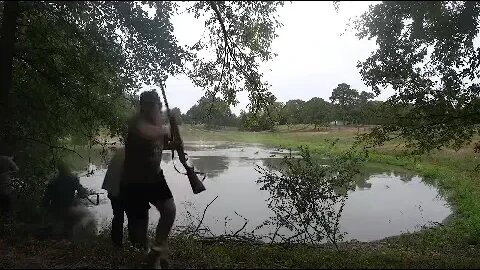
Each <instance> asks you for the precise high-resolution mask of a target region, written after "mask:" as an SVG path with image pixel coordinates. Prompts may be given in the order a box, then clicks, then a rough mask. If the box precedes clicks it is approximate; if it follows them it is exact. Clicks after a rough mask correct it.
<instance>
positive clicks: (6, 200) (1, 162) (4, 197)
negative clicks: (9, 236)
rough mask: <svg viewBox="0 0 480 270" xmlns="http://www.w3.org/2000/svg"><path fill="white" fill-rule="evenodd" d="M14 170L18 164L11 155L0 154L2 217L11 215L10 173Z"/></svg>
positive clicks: (0, 208)
mask: <svg viewBox="0 0 480 270" xmlns="http://www.w3.org/2000/svg"><path fill="white" fill-rule="evenodd" d="M14 172H18V166H17V164H15V162H14V161H13V156H7V155H5V156H3V155H2V156H0V211H1V218H2V219H4V218H6V219H11V218H12V216H13V207H12V193H13V186H12V179H11V177H10V174H11V173H14Z"/></svg>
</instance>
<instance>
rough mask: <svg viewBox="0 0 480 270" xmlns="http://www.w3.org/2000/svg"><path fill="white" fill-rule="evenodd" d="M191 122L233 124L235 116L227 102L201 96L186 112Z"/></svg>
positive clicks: (216, 124) (211, 125)
mask: <svg viewBox="0 0 480 270" xmlns="http://www.w3.org/2000/svg"><path fill="white" fill-rule="evenodd" d="M186 117H187V119H188V122H189V123H191V124H199V123H203V124H206V125H207V127H220V126H233V125H235V124H236V116H235V115H234V114H233V113H232V111H231V110H230V106H229V105H228V103H227V102H225V101H223V100H222V99H220V98H217V97H215V98H212V97H207V96H205V97H202V98H200V99H199V100H198V101H197V104H195V105H193V106H192V107H191V108H190V109H189V110H188V111H187V113H186Z"/></svg>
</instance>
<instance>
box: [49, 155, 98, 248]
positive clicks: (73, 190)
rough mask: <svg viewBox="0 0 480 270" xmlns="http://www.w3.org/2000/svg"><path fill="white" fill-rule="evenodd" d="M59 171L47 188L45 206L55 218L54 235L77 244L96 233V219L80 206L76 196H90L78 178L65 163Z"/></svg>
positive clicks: (60, 163) (60, 164) (59, 166)
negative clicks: (87, 235) (88, 235)
mask: <svg viewBox="0 0 480 270" xmlns="http://www.w3.org/2000/svg"><path fill="white" fill-rule="evenodd" d="M57 169H58V175H57V176H56V177H55V178H54V179H52V181H51V182H50V183H49V185H48V187H47V191H46V194H45V199H44V204H45V206H46V207H47V210H48V212H49V213H50V214H51V215H52V217H53V218H54V234H59V235H60V236H61V237H62V238H67V239H70V240H72V241H74V242H77V241H79V240H81V238H83V237H85V236H86V234H92V233H96V225H95V218H94V217H93V215H92V214H91V213H90V212H89V211H88V210H87V209H86V208H85V207H83V206H81V205H78V202H77V200H76V196H78V197H80V198H82V197H86V196H87V195H88V194H87V190H86V189H85V188H84V187H83V186H82V185H81V184H80V180H79V178H78V176H76V175H74V174H73V173H72V171H71V170H70V168H69V167H68V165H67V164H65V163H64V162H59V163H58V164H57Z"/></svg>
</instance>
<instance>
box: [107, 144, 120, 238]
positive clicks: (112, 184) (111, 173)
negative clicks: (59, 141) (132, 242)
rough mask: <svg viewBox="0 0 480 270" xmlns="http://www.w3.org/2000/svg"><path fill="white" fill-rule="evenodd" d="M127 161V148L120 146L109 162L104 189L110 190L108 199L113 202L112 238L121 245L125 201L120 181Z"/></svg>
mask: <svg viewBox="0 0 480 270" xmlns="http://www.w3.org/2000/svg"><path fill="white" fill-rule="evenodd" d="M124 161H125V148H123V147H122V148H119V149H117V151H116V152H115V155H114V156H113V158H112V160H111V161H110V164H108V169H107V173H106V174H105V178H104V180H103V185H102V189H105V190H106V191H107V192H108V195H107V196H108V199H110V203H111V204H112V211H113V219H112V231H111V238H112V241H113V244H114V245H116V246H118V247H121V246H122V244H123V221H124V215H123V213H124V211H125V207H124V203H123V201H122V199H121V197H120V181H121V177H122V173H123V163H124Z"/></svg>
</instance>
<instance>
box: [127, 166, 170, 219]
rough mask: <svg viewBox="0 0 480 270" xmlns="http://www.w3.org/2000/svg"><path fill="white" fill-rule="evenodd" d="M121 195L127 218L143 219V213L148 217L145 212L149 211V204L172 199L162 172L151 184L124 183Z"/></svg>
mask: <svg viewBox="0 0 480 270" xmlns="http://www.w3.org/2000/svg"><path fill="white" fill-rule="evenodd" d="M121 193H122V196H123V198H124V202H125V212H126V213H127V216H129V218H130V217H134V218H144V215H145V213H147V215H148V212H147V211H145V210H148V209H150V203H151V204H156V203H158V202H161V201H165V200H168V199H171V198H173V195H172V191H170V188H169V187H168V184H167V181H166V180H165V177H164V176H163V172H160V173H159V175H158V179H157V181H155V182H152V183H126V184H125V185H123V186H122V190H121Z"/></svg>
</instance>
